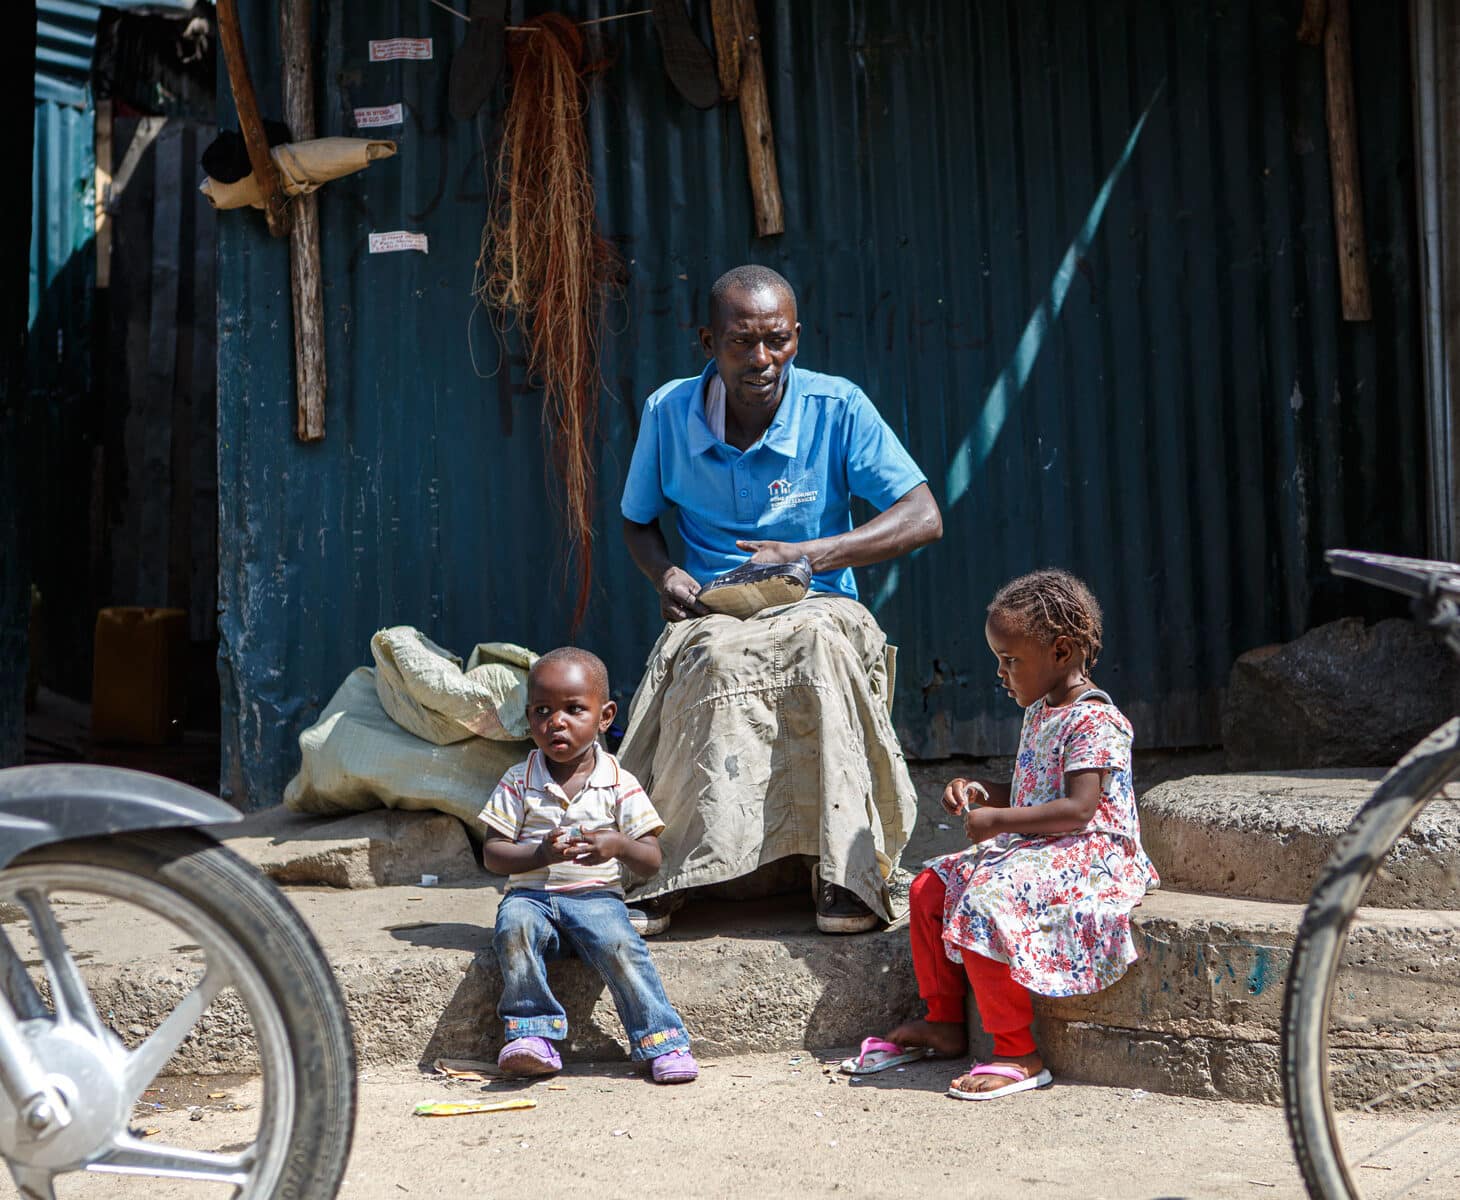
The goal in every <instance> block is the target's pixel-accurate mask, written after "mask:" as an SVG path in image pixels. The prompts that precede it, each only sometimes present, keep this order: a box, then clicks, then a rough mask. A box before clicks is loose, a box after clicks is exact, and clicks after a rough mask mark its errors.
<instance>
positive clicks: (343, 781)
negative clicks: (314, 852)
mask: <svg viewBox="0 0 1460 1200" xmlns="http://www.w3.org/2000/svg"><path fill="white" fill-rule="evenodd" d="M299 749H300V752H301V756H302V762H301V763H300V766H299V774H297V775H296V776H294V778H293V779H291V780H290V781H289V786H288V787H287V788H286V789H285V791H284V804H285V806H286V807H288V808H289V809H291V810H292V811H294V812H303V813H328V814H334V813H348V812H364V811H366V810H368V809H372V808H404V809H434V810H436V811H437V812H444V813H450V814H451V815H453V816H456V817H460V818H461V819H462V820H463V821H465V822H466V823H467V828H468V829H473V830H475V829H477V824H476V819H477V816H478V814H479V813H480V812H481V810H482V806H483V805H484V804H485V803H486V802H487V797H488V796H489V795H490V794H491V791H492V789H493V788H494V787H496V786H497V781H498V780H499V779H501V778H502V776H503V774H505V773H506V771H507V768H508V767H510V766H512V764H513V763H517V762H521V761H522V760H523V759H524V758H526V757H527V752H528V751H529V750H531V749H532V743H531V742H529V741H494V740H491V739H488V738H480V737H472V738H468V739H467V740H466V741H461V742H456V743H454V744H452V745H445V746H440V745H435V744H433V743H431V742H428V741H423V740H421V739H420V738H418V737H416V736H415V735H414V734H412V733H408V732H407V731H406V730H404V729H402V728H401V727H400V726H399V725H397V724H396V723H395V722H394V721H392V720H391V719H390V717H389V715H388V714H387V713H386V711H385V709H384V708H383V707H382V706H381V703H380V699H379V697H378V696H377V695H376V688H375V672H374V671H373V670H372V669H371V668H369V667H358V668H356V669H355V670H354V671H352V672H351V673H350V675H349V676H348V677H347V678H346V679H345V682H344V683H342V684H341V685H340V687H339V690H338V691H337V692H335V694H334V696H332V697H331V698H330V702H329V704H328V705H326V707H325V710H324V712H323V714H321V716H320V718H319V720H318V721H316V722H315V724H314V725H313V726H311V727H310V728H309V729H306V730H305V731H304V732H303V733H301V734H300V735H299Z"/></svg>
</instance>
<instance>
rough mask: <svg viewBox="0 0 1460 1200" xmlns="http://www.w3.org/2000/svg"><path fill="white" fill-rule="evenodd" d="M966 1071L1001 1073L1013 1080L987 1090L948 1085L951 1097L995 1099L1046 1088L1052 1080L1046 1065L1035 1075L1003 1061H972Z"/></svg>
mask: <svg viewBox="0 0 1460 1200" xmlns="http://www.w3.org/2000/svg"><path fill="white" fill-rule="evenodd" d="M968 1073H969V1074H970V1075H1001V1076H1003V1078H1005V1079H1012V1080H1013V1081H1014V1082H1013V1083H1006V1084H1005V1085H1004V1086H1003V1087H997V1088H994V1089H993V1090H992V1091H987V1092H965V1091H964V1090H963V1089H962V1088H956V1087H949V1089H948V1094H949V1095H950V1096H952V1097H953V1099H955V1100H997V1099H998V1098H999V1097H1000V1096H1012V1095H1013V1094H1014V1093H1015V1092H1027V1091H1029V1090H1030V1089H1032V1088H1047V1087H1049V1085H1050V1084H1052V1083H1053V1082H1054V1076H1053V1075H1051V1074H1050V1073H1049V1068H1048V1067H1045V1068H1044V1070H1042V1071H1040V1072H1039V1074H1037V1075H1029V1074H1026V1073H1025V1072H1024V1071H1023V1070H1021V1069H1020V1068H1019V1067H1010V1066H1005V1065H1004V1064H1003V1063H974V1064H973V1066H972V1067H970V1068H969V1071H968Z"/></svg>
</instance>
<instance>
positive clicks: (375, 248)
mask: <svg viewBox="0 0 1460 1200" xmlns="http://www.w3.org/2000/svg"><path fill="white" fill-rule="evenodd" d="M395 250H419V251H420V252H421V253H422V254H429V253H430V252H431V251H430V248H429V247H428V246H427V244H426V235H425V234H424V233H411V232H409V231H408V230H405V229H396V230H392V231H391V232H390V233H372V234H371V235H370V253H371V254H390V253H391V252H392V251H395Z"/></svg>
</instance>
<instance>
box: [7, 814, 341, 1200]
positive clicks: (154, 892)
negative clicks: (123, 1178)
mask: <svg viewBox="0 0 1460 1200" xmlns="http://www.w3.org/2000/svg"><path fill="white" fill-rule="evenodd" d="M89 925H95V927H97V928H104V929H105V930H106V931H107V932H106V934H105V936H106V937H107V938H109V939H112V940H114V941H117V942H121V941H126V942H127V943H128V946H129V949H128V951H127V957H126V959H125V961H124V963H123V965H122V966H121V967H119V968H116V969H114V970H113V971H112V973H111V974H110V975H107V974H106V972H105V971H104V970H98V971H96V973H95V974H94V976H93V979H92V982H91V984H90V985H89V984H88V981H87V979H85V978H84V977H83V975H82V972H81V969H80V967H79V965H78V962H79V961H80V960H83V959H84V958H86V957H89V956H90V955H92V954H93V953H96V950H95V949H94V948H92V947H93V946H94V943H93V944H92V945H90V946H88V948H87V949H85V950H79V951H78V950H75V949H74V948H73V945H72V944H70V943H73V942H75V941H76V939H77V938H79V937H83V936H84V935H85V929H86V927H87V926H89ZM179 934H181V935H182V936H181V939H180V938H179V936H178V935H179ZM94 936H97V935H94ZM134 946H135V947H140V949H138V950H136V951H135V952H134V951H133V949H130V947H134ZM107 950H110V951H112V952H113V953H116V954H118V955H119V954H120V950H119V948H117V947H109V946H108V947H103V953H104V952H105V951H107ZM154 958H155V959H156V960H157V962H158V966H157V968H156V969H155V970H153V969H152V964H153V959H154ZM30 968H37V969H36V970H34V971H32V970H31V969H30ZM0 986H3V987H4V989H5V992H6V994H7V996H8V997H9V999H10V1001H11V1004H12V1005H13V1007H14V1008H15V1010H16V1012H17V1015H18V1016H19V1017H20V1019H21V1024H20V1029H21V1032H22V1035H23V1037H24V1038H25V1040H26V1042H27V1043H28V1045H29V1047H30V1049H31V1051H32V1053H33V1054H34V1055H35V1056H36V1058H37V1060H38V1061H39V1062H40V1064H41V1066H42V1068H43V1069H44V1070H46V1071H47V1072H48V1073H50V1074H51V1077H52V1079H53V1080H55V1081H58V1084H57V1086H58V1087H59V1088H60V1090H61V1092H62V1095H63V1096H65V1097H66V1099H67V1100H68V1102H69V1107H70V1108H71V1111H72V1123H71V1124H70V1125H69V1126H68V1127H67V1128H65V1129H63V1130H62V1131H61V1132H60V1133H59V1134H57V1135H55V1136H54V1137H53V1138H50V1139H49V1140H47V1141H45V1142H44V1143H35V1142H31V1141H28V1140H27V1138H26V1137H25V1136H24V1134H23V1131H21V1130H20V1129H19V1124H20V1123H19V1121H18V1119H17V1114H15V1113H14V1112H13V1111H11V1110H10V1109H9V1103H8V1101H7V1100H5V1099H4V1098H3V1096H0V1150H3V1152H4V1154H5V1157H6V1159H7V1160H8V1161H9V1164H10V1168H11V1173H12V1175H13V1176H14V1178H15V1182H16V1184H17V1186H18V1187H19V1188H20V1191H21V1195H22V1196H26V1197H35V1198H38V1200H50V1198H51V1197H53V1196H54V1195H55V1190H54V1189H55V1186H56V1184H55V1181H56V1179H57V1177H59V1176H63V1175H66V1174H67V1173H69V1172H73V1171H78V1170H80V1171H90V1172H102V1173H120V1174H132V1175H155V1176H159V1177H166V1178H172V1179H182V1180H186V1181H188V1182H189V1184H196V1185H199V1187H200V1188H202V1185H205V1184H212V1185H222V1186H223V1187H224V1188H227V1189H230V1191H229V1193H228V1194H231V1195H233V1196H242V1197H245V1198H246V1200H274V1198H276V1197H277V1198H281V1200H282V1198H285V1197H288V1198H297V1200H324V1198H328V1197H332V1196H334V1195H335V1194H336V1191H337V1189H338V1185H339V1181H340V1179H341V1177H342V1175H343V1173H344V1167H345V1162H346V1159H347V1157H348V1155H349V1149H350V1141H351V1136H352V1132H353V1126H354V1113H355V1061H354V1045H353V1041H352V1039H351V1035H350V1029H349V1024H348V1019H347V1017H346V1013H345V1008H344V1004H343V1001H342V999H341V996H340V992H339V988H338V985H337V984H336V982H335V979H334V976H333V973H332V972H331V971H330V969H329V966H328V964H327V963H326V961H325V959H324V956H323V953H322V952H321V951H320V949H319V947H318V944H317V943H316V942H315V940H314V938H313V935H312V934H311V933H310V932H309V930H308V928H307V926H306V925H305V924H304V922H303V920H302V919H301V918H300V917H299V915H298V913H296V912H295V911H294V909H293V908H292V907H291V906H290V905H289V903H288V901H287V900H285V899H284V897H283V895H282V894H281V893H280V892H279V890H278V889H277V888H276V887H275V886H274V885H273V884H272V883H270V882H269V881H268V880H267V879H265V878H263V877H262V876H261V875H260V874H259V873H258V872H257V871H255V870H254V869H253V868H252V867H250V866H249V865H248V864H247V863H245V862H243V861H242V860H241V859H239V858H238V857H237V856H235V855H234V854H233V853H231V852H230V851H228V850H226V849H224V848H223V847H221V846H219V845H217V843H215V842H213V841H212V840H211V839H210V838H208V837H207V836H206V835H204V834H202V833H199V832H197V831H194V830H169V831H165V832H161V833H148V834H130V835H121V836H117V837H111V838H98V839H88V840H84V841H73V842H65V843H61V844H58V845H54V846H47V847H44V848H42V849H39V850H35V851H32V852H30V853H28V854H25V855H23V856H22V857H21V858H19V859H17V860H16V862H15V863H14V864H13V865H12V866H11V867H9V868H7V869H5V870H4V871H0ZM93 988H95V989H96V991H95V994H93ZM129 989H130V990H129ZM124 1008H125V1010H126V1011H127V1013H128V1018H127V1020H128V1021H129V1022H130V1023H128V1024H127V1025H126V1026H125V1027H124V1028H120V1029H119V1028H116V1027H115V1026H116V1025H117V1024H119V1023H120V1022H121V1020H122V1019H121V1018H119V1017H118V1018H116V1019H115V1020H114V1015H115V1013H117V1012H118V1011H121V1010H123V1009H124ZM198 1035H201V1036H198ZM179 1053H182V1054H183V1055H187V1054H190V1053H191V1054H193V1055H198V1054H204V1053H206V1054H210V1055H212V1061H211V1062H210V1063H207V1064H204V1065H205V1066H208V1067H211V1068H212V1069H215V1070H216V1069H218V1068H219V1067H222V1068H225V1069H227V1070H229V1071H235V1072H238V1073H240V1074H253V1073H255V1072H256V1073H257V1074H259V1075H260V1076H261V1077H262V1090H261V1096H260V1100H259V1103H258V1105H257V1118H256V1125H255V1127H254V1130H253V1136H252V1138H251V1139H250V1140H247V1141H245V1142H244V1143H243V1144H241V1145H240V1144H239V1143H238V1142H236V1141H233V1140H230V1144H229V1145H227V1146H225V1147H221V1148H218V1149H202V1148H200V1147H198V1146H196V1145H189V1146H169V1145H158V1144H156V1142H155V1141H153V1140H148V1138H147V1136H146V1135H147V1134H148V1133H149V1132H155V1131H147V1130H142V1129H138V1128H136V1127H135V1126H134V1122H136V1123H137V1124H145V1121H140V1122H138V1121H137V1118H138V1116H139V1114H145V1113H146V1112H147V1111H148V1110H151V1109H152V1108H153V1107H154V1105H153V1104H152V1103H148V1102H146V1101H145V1099H144V1096H145V1094H148V1093H151V1094H158V1093H155V1092H151V1089H152V1088H153V1085H154V1082H159V1081H158V1078H157V1077H158V1076H159V1075H160V1074H161V1073H164V1072H165V1071H166V1069H167V1067H168V1064H169V1063H170V1062H172V1063H174V1065H175V1066H176V1065H177V1063H178V1061H179V1060H178V1059H177V1057H176V1056H177V1055H178V1054H179ZM184 1065H186V1064H184ZM68 1093H70V1094H69V1095H68ZM198 1115H199V1116H201V1115H202V1114H201V1112H199V1114H198ZM241 1119H242V1120H244V1121H245V1122H247V1121H250V1120H252V1117H251V1116H250V1117H245V1118H241ZM185 1128H186V1129H187V1130H192V1128H193V1127H192V1126H191V1125H186V1124H185ZM209 1128H210V1126H201V1125H200V1126H198V1127H197V1129H198V1130H199V1131H201V1133H202V1134H203V1135H204V1136H206V1131H207V1130H208V1129H209ZM233 1136H236V1134H231V1135H230V1138H232V1137H233ZM200 1194H202V1195H217V1194H218V1189H217V1187H216V1186H215V1187H213V1188H211V1189H206V1188H203V1189H202V1190H201V1191H200Z"/></svg>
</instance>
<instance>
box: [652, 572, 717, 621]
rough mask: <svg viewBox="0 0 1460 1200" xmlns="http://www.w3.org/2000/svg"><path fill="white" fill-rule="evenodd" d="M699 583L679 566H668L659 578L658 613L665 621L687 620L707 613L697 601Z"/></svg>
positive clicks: (707, 610)
mask: <svg viewBox="0 0 1460 1200" xmlns="http://www.w3.org/2000/svg"><path fill="white" fill-rule="evenodd" d="M699 595H700V585H699V584H698V583H696V582H695V579H694V576H693V575H691V574H690V573H689V572H688V571H686V570H684V569H683V568H681V567H670V568H669V569H668V570H667V571H665V572H664V574H663V576H662V577H661V578H660V580H659V615H660V616H661V617H663V618H664V619H665V620H666V621H687V620H688V619H689V618H690V617H703V616H706V615H708V613H709V611H710V610H709V609H708V608H706V607H705V606H704V605H703V604H701V603H700V601H699Z"/></svg>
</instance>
